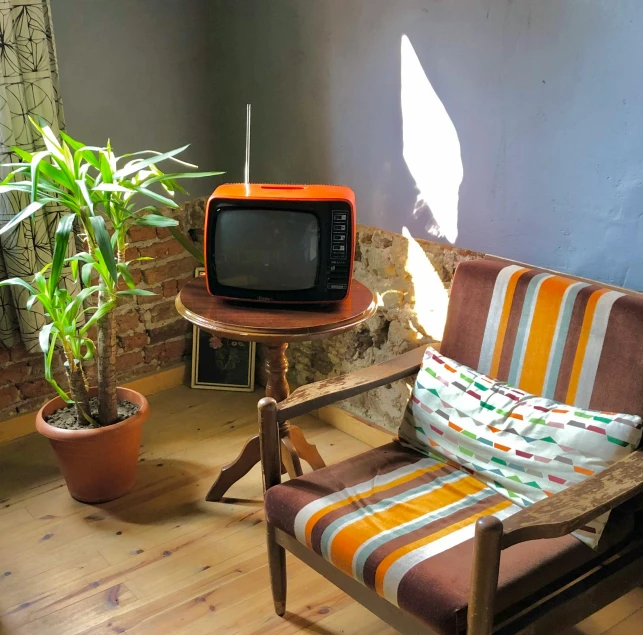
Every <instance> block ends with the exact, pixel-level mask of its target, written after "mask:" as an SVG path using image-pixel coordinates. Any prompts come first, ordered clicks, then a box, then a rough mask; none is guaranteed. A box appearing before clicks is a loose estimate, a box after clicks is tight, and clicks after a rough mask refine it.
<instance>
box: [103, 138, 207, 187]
mask: <svg viewBox="0 0 643 635" xmlns="http://www.w3.org/2000/svg"><path fill="white" fill-rule="evenodd" d="M189 147H190V145H189V144H188V145H185V146H183V147H182V148H176V149H175V150H170V151H169V152H163V153H162V154H155V155H154V156H151V157H148V158H147V159H137V160H135V161H130V162H129V163H128V164H127V165H126V166H125V167H123V168H121V169H120V170H117V171H116V172H114V178H115V179H122V178H124V177H126V176H130V175H131V174H135V173H136V172H140V171H141V170H142V169H143V168H146V167H147V166H148V165H153V164H156V163H160V162H161V161H165V160H166V159H171V158H172V157H174V156H176V155H177V154H181V152H183V151H184V150H187V149H188V148H189ZM187 165H190V164H187ZM193 167H196V166H193Z"/></svg>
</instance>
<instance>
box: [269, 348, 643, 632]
mask: <svg viewBox="0 0 643 635" xmlns="http://www.w3.org/2000/svg"><path fill="white" fill-rule="evenodd" d="M423 353H424V348H418V349H415V350H412V351H410V352H408V353H405V354H403V355H400V356H398V357H396V358H394V359H392V360H389V361H387V362H384V363H381V364H377V365H375V366H371V367H370V368H366V369H363V370H359V371H357V372H354V373H350V374H347V375H342V376H340V377H336V378H333V379H328V380H324V381H320V382H316V383H314V384H309V385H307V386H303V387H301V388H298V389H297V390H295V391H294V392H293V393H292V394H291V395H290V397H288V398H287V399H285V400H284V401H282V402H280V403H277V402H276V401H275V400H274V399H270V398H264V399H262V400H261V401H260V402H259V405H258V410H259V425H260V439H261V456H262V466H263V476H264V488H265V490H268V489H270V488H271V487H274V486H275V485H277V484H279V483H280V482H281V457H280V443H279V425H280V424H282V423H283V422H285V421H287V420H288V419H289V418H292V417H295V416H298V415H302V414H305V413H307V412H310V411H313V410H316V409H317V408H321V407H323V406H327V405H329V404H331V403H334V402H337V401H340V400H342V399H347V398H349V397H352V396H354V395H357V394H360V393H363V392H366V391H368V390H371V389H373V388H377V387H379V386H383V385H385V384H388V383H391V382H393V381H396V380H398V379H402V378H404V377H409V376H411V375H414V374H416V373H417V372H418V371H419V369H420V365H421V362H422V356H423ZM641 493H643V451H641V450H639V451H637V452H633V453H632V454H630V455H629V456H628V457H626V458H625V459H622V460H621V461H618V462H617V463H615V464H614V465H612V466H610V467H609V468H607V469H605V470H604V471H603V472H601V473H599V474H597V475H595V476H592V477H591V478H588V479H587V480H585V481H583V482H582V483H578V484H576V485H574V486H572V487H570V488H569V489H567V490H565V491H563V492H561V493H559V494H556V495H555V496H552V497H551V498H548V499H545V500H542V501H540V502H538V503H536V504H534V505H532V506H531V507H529V508H527V509H524V510H522V511H520V512H518V513H517V514H515V515H513V516H511V517H509V518H507V519H505V520H504V521H500V520H498V519H496V518H494V517H491V516H489V517H484V518H480V519H479V520H478V521H477V523H476V533H475V543H474V555H473V566H472V573H471V584H470V591H469V605H468V606H469V608H468V617H467V631H466V633H467V635H490V634H491V633H498V634H503V635H509V634H512V635H513V634H516V633H529V634H532V633H541V632H542V633H545V632H549V633H551V632H557V631H558V630H560V629H562V628H566V627H568V626H572V625H573V624H576V623H578V622H579V621H581V620H583V619H585V618H586V617H588V616H589V615H591V614H592V613H594V612H596V611H597V610H599V609H601V608H603V607H604V606H606V605H607V604H609V603H611V602H613V601H614V600H615V599H617V598H618V597H620V596H621V595H624V594H625V593H627V592H629V591H630V590H632V589H633V588H635V587H636V586H638V585H640V584H643V536H640V537H635V538H633V539H632V540H630V541H629V542H628V543H627V545H625V546H624V547H621V548H620V549H615V550H614V551H613V552H610V553H609V554H606V556H605V557H603V558H602V559H601V562H600V564H599V565H595V566H593V567H592V568H589V569H587V570H585V571H582V572H581V573H579V575H578V576H577V577H576V578H574V579H571V580H570V579H561V580H560V581H559V582H557V583H556V584H554V585H551V586H550V587H548V588H545V589H542V590H541V591H540V592H539V593H538V594H537V595H535V596H531V597H528V598H524V601H523V602H520V603H519V604H516V605H514V606H512V607H510V608H509V609H507V610H505V611H503V612H502V613H499V614H497V613H496V611H495V596H496V590H497V584H498V572H499V566H500V555H501V552H502V550H503V549H507V548H508V547H511V546H512V545H515V544H518V543H520V542H524V541H527V540H535V539H539V538H556V537H560V536H564V535H566V534H569V533H571V532H573V531H575V530H576V529H579V528H580V527H582V526H583V525H584V524H585V523H586V522H587V521H589V520H592V519H593V518H596V517H597V516H600V515H601V514H603V513H604V512H606V511H608V510H612V509H614V508H616V507H618V506H620V505H622V504H624V503H625V502H626V501H628V500H629V499H631V498H633V497H635V496H636V495H637V494H641ZM267 535H268V557H269V565H270V575H271V585H272V593H273V599H274V605H275V611H276V612H277V614H278V615H283V614H284V613H285V610H286V608H285V607H286V586H287V585H286V556H285V550H288V551H290V552H291V553H292V554H294V555H295V556H296V557H298V558H299V559H301V560H303V561H304V562H306V564H308V565H309V566H311V567H312V568H313V569H315V570H316V571H318V572H319V573H321V574H322V575H324V576H325V577H326V578H328V579H329V580H330V581H331V582H333V583H334V584H335V585H336V586H338V587H339V588H341V589H342V590H343V591H345V592H346V593H347V594H348V595H350V596H352V597H353V598H354V599H355V600H356V601H358V602H359V603H360V604H362V605H364V606H365V607H366V608H368V609H369V610H370V611H372V612H373V613H375V614H376V615H377V616H378V617H380V618H381V619H382V620H384V621H385V622H387V623H388V624H390V625H391V626H392V627H393V628H395V629H397V630H398V631H399V632H400V633H403V634H404V635H418V634H420V635H430V634H432V633H434V631H432V630H431V629H429V628H428V627H427V626H426V625H425V624H423V623H421V622H420V621H419V620H417V619H416V618H415V617H413V616H411V615H409V614H408V613H406V612H404V611H402V610H401V609H399V608H397V607H396V606H394V605H393V604H391V603H390V602H388V601H386V600H385V599H383V598H381V597H380V596H378V595H377V594H376V593H375V592H374V591H372V590H370V589H369V588H367V587H365V586H363V585H361V584H360V583H359V582H356V581H355V580H353V578H351V577H350V576H348V575H346V574H344V573H343V572H341V571H339V570H338V569H336V568H335V567H333V566H332V565H331V564H329V563H328V562H327V561H326V560H324V559H323V558H322V557H321V556H319V555H317V554H316V553H315V552H313V551H312V550H310V549H307V548H306V547H305V546H303V545H301V544H300V543H299V542H297V541H296V540H295V539H294V538H292V537H291V536H289V535H288V534H286V533H285V532H283V531H281V530H280V529H277V528H276V527H274V526H272V525H270V523H267Z"/></svg>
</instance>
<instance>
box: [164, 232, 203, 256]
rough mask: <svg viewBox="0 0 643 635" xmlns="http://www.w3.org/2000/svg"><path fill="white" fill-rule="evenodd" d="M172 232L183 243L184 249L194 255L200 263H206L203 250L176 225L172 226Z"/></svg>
mask: <svg viewBox="0 0 643 635" xmlns="http://www.w3.org/2000/svg"><path fill="white" fill-rule="evenodd" d="M170 234H172V236H174V238H175V239H176V240H177V241H178V242H179V243H180V244H181V246H182V247H183V249H185V251H187V252H188V253H189V254H191V255H192V256H194V258H196V260H197V261H198V262H199V264H204V260H203V251H201V250H200V249H199V248H198V247H197V246H196V245H195V244H194V243H193V242H192V241H191V240H190V239H189V238H188V237H187V236H186V235H185V234H183V233H182V232H180V231H179V230H178V229H176V227H170Z"/></svg>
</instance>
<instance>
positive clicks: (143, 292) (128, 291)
mask: <svg viewBox="0 0 643 635" xmlns="http://www.w3.org/2000/svg"><path fill="white" fill-rule="evenodd" d="M116 295H156V293H154V292H153V291H148V290H147V289H125V290H124V291H117V292H116Z"/></svg>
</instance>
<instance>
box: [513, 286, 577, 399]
mask: <svg viewBox="0 0 643 635" xmlns="http://www.w3.org/2000/svg"><path fill="white" fill-rule="evenodd" d="M573 284H576V281H575V280H571V279H569V278H563V277H561V276H552V277H551V278H547V279H545V280H544V282H543V283H542V284H541V285H540V290H539V292H538V298H537V300H536V305H535V307H534V314H533V318H532V321H531V327H530V329H529V334H528V340H527V348H526V349H525V357H524V361H523V365H522V373H521V375H520V379H519V381H518V385H519V386H520V388H521V389H522V390H524V391H526V392H531V393H533V394H535V395H539V394H541V393H542V391H543V386H544V384H545V374H546V373H547V364H548V363H549V355H550V353H551V346H552V343H553V341H554V333H555V332H556V324H557V322H558V314H559V313H560V308H561V305H562V302H563V296H564V295H565V291H566V290H567V288H568V287H570V286H571V285H573Z"/></svg>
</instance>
